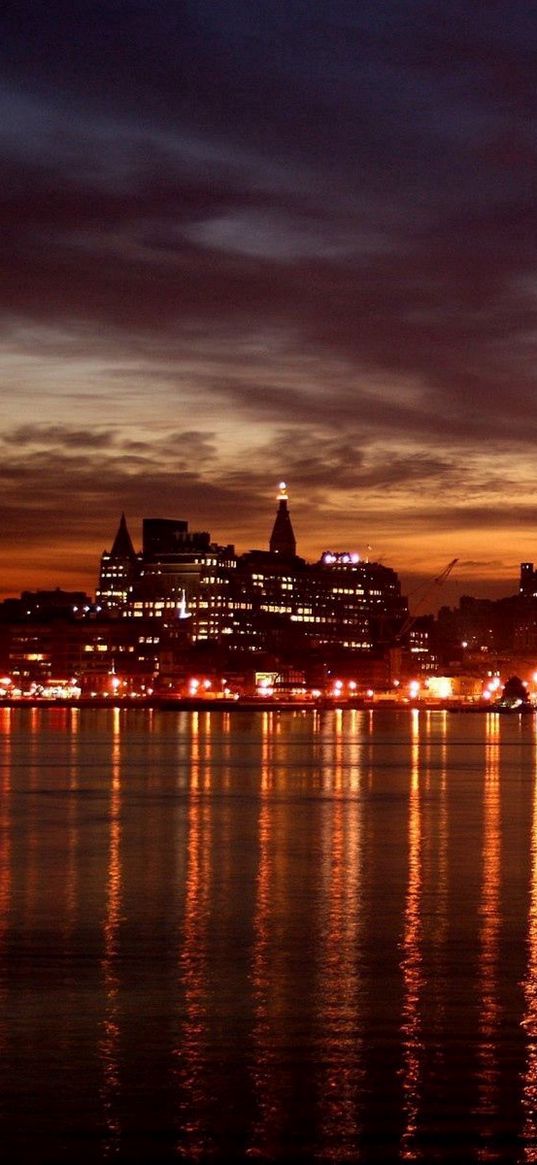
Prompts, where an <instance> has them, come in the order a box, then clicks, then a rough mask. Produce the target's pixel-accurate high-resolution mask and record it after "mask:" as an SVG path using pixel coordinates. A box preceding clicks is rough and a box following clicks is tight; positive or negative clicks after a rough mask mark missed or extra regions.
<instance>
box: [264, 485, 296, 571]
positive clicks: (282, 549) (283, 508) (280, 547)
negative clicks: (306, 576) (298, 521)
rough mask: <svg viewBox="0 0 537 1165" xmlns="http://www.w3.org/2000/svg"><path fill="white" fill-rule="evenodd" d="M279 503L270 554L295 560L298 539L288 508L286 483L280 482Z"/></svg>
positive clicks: (270, 543)
mask: <svg viewBox="0 0 537 1165" xmlns="http://www.w3.org/2000/svg"><path fill="white" fill-rule="evenodd" d="M277 501H278V509H277V511H276V519H275V522H274V526H273V527H272V534H271V535H270V542H269V547H270V552H271V554H278V555H279V556H280V558H295V556H296V538H295V535H294V531H293V527H292V524H291V517H290V514H289V510H288V507H287V503H288V501H289V498H288V496H287V485H286V483H285V482H284V481H281V482H280V485H279V488H278V495H277Z"/></svg>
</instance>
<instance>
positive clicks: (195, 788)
mask: <svg viewBox="0 0 537 1165" xmlns="http://www.w3.org/2000/svg"><path fill="white" fill-rule="evenodd" d="M190 723H191V761H192V767H191V774H190V788H189V799H188V823H187V865H186V883H185V911H184V920H183V935H182V947H181V950H180V953H179V968H180V973H181V978H180V985H181V987H182V991H183V994H184V1022H183V1025H182V1030H181V1039H180V1044H179V1046H178V1048H176V1050H175V1056H176V1058H177V1061H178V1067H177V1080H178V1085H179V1088H180V1093H181V1099H180V1108H179V1116H180V1121H181V1129H180V1140H179V1141H178V1144H177V1150H176V1151H177V1155H178V1156H179V1157H184V1158H185V1159H186V1160H191V1161H197V1160H199V1159H200V1158H202V1157H204V1156H205V1154H206V1152H207V1151H208V1145H207V1138H206V1135H205V1133H204V1125H203V1119H202V1110H203V1105H204V1103H205V1101H206V1099H207V1097H206V1089H205V1087H204V1082H203V1063H204V1040H205V1032H206V1027H207V1003H206V993H205V984H206V978H207V923H208V912H209V901H210V894H211V887H210V874H211V857H210V839H209V813H210V806H209V803H208V801H205V800H204V798H203V792H202V789H203V787H204V785H206V787H208V785H209V782H210V773H209V771H208V772H207V777H206V782H205V780H204V774H203V771H202V767H201V759H200V751H201V746H200V714H199V712H193V713H192V715H191V721H190Z"/></svg>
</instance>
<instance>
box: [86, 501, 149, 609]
mask: <svg viewBox="0 0 537 1165" xmlns="http://www.w3.org/2000/svg"><path fill="white" fill-rule="evenodd" d="M138 565H139V558H138V555H137V554H136V551H135V549H134V546H133V544H132V539H131V536H130V534H129V531H128V527H127V520H126V518H125V514H122V515H121V519H120V522H119V526H118V529H117V534H116V536H115V538H114V542H113V544H112V549H111V550H105V551H104V554H103V555H102V557H101V569H100V572H99V585H98V587H97V592H96V599H97V604H98V606H100V607H101V608H102V609H103V611H106V612H107V614H109V615H124V614H126V610H127V601H128V598H129V595H130V593H131V591H132V586H133V583H134V581H135V579H136V577H137V573H138Z"/></svg>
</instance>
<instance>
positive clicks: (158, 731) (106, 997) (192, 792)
mask: <svg viewBox="0 0 537 1165" xmlns="http://www.w3.org/2000/svg"><path fill="white" fill-rule="evenodd" d="M0 764H1V768H0V792H1V799H0V833H1V848H0V1142H1V1144H2V1148H3V1152H4V1159H5V1160H6V1161H9V1162H20V1161H22V1162H25V1161H29V1162H33V1163H35V1165H38V1163H40V1162H73V1163H81V1165H85V1163H86V1162H90V1161H106V1160H109V1161H114V1160H116V1161H133V1162H142V1161H143V1162H147V1163H148V1165H158V1163H159V1162H174V1161H177V1160H179V1161H180V1160H181V1159H183V1160H186V1161H189V1160H202V1161H203V1160H214V1161H215V1162H216V1161H221V1160H223V1159H224V1158H229V1159H231V1160H232V1161H243V1160H250V1159H253V1160H261V1161H263V1160H276V1161H283V1160H294V1161H303V1162H308V1161H315V1160H319V1161H335V1162H343V1161H356V1160H362V1161H365V1162H368V1161H374V1162H377V1161H381V1162H382V1161H387V1162H389V1161H399V1160H420V1159H421V1160H423V1161H451V1160H454V1159H457V1160H461V1161H482V1160H483V1161H520V1162H525V1161H536V1160H537V736H536V725H535V723H534V720H533V718H532V717H527V718H519V717H518V716H512V717H504V718H501V717H498V716H497V715H494V714H492V713H490V714H483V715H477V714H476V715H461V714H458V715H457V714H456V713H451V714H450V713H441V712H411V711H401V712H393V711H377V712H374V713H369V712H344V713H342V712H337V711H335V712H325V713H313V712H308V713H307V714H302V713H293V712H289V713H281V714H280V713H271V712H259V713H232V714H229V713H218V712H212V713H211V712H201V713H158V712H154V713H151V712H147V711H140V712H137V711H134V712H132V711H125V712H121V711H119V710H114V709H110V710H104V711H76V710H68V709H56V710H53V709H50V710H48V711H40V710H31V709H20V710H18V709H15V710H10V709H6V708H4V709H0Z"/></svg>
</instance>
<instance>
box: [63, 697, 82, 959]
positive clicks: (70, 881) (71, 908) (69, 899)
mask: <svg viewBox="0 0 537 1165" xmlns="http://www.w3.org/2000/svg"><path fill="white" fill-rule="evenodd" d="M79 727H80V712H79V710H78V708H71V709H70V717H69V732H70V737H69V761H70V765H69V794H70V796H69V800H68V808H67V877H66V880H65V897H66V903H65V949H66V951H67V950H68V948H69V944H70V940H71V936H72V933H73V927H74V925H75V919H76V907H77V883H78V878H77V874H78V870H77V853H76V847H77V843H78V827H77V821H76V815H77V799H76V791H77V788H78V783H77V778H78V731H79Z"/></svg>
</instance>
